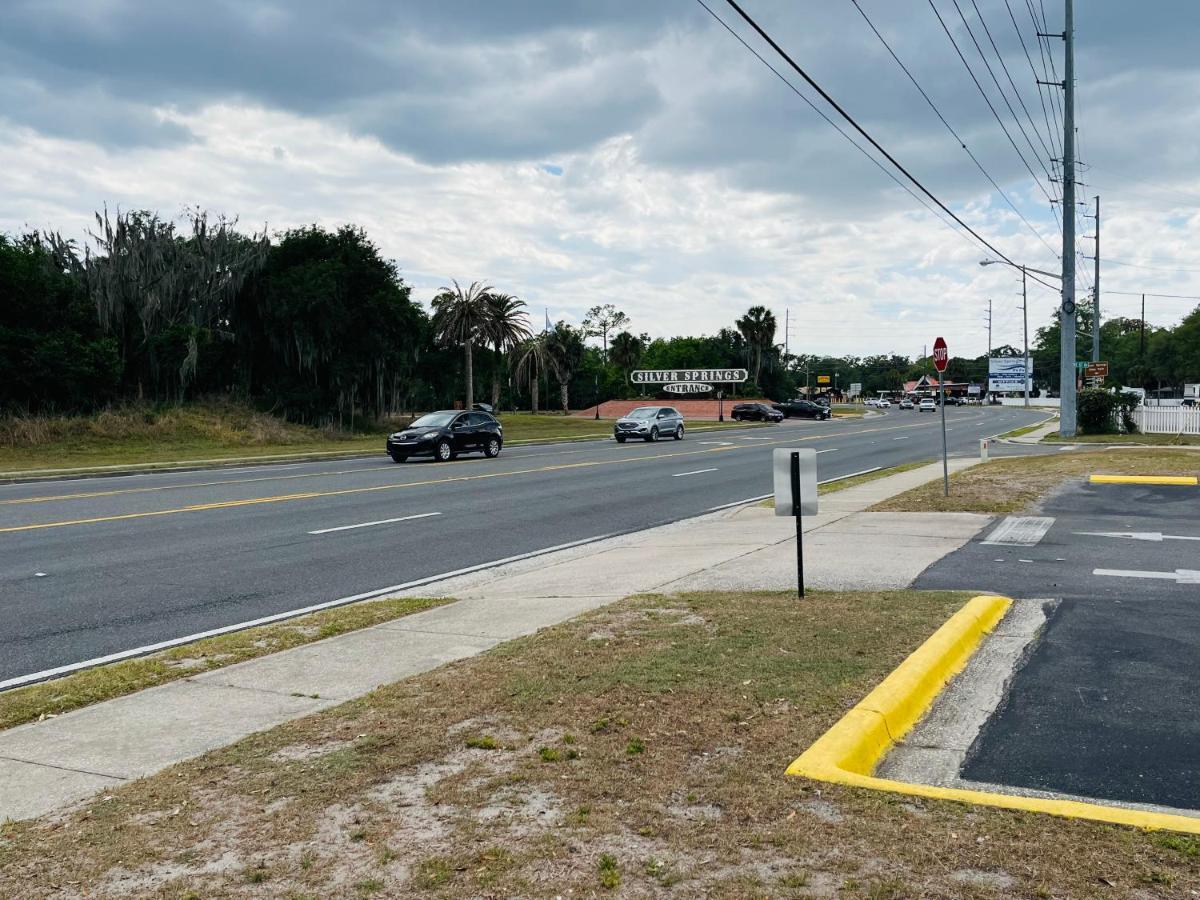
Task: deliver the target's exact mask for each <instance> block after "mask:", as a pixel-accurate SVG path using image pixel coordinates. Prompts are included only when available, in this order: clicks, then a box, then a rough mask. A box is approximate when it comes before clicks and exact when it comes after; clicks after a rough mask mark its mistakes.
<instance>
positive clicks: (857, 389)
mask: <svg viewBox="0 0 1200 900" xmlns="http://www.w3.org/2000/svg"><path fill="white" fill-rule="evenodd" d="M861 393H862V382H861V381H856V382H854V383H853V384H851V385H850V396H851V397H857V396H858V395H859V394H861Z"/></svg>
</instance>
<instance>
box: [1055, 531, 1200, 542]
mask: <svg viewBox="0 0 1200 900" xmlns="http://www.w3.org/2000/svg"><path fill="white" fill-rule="evenodd" d="M1071 533H1072V534H1086V535H1090V536H1091V537H1110V538H1125V539H1127V540H1130V541H1200V537H1189V536H1188V535H1185V534H1163V533H1162V532H1161V531H1073V532H1071Z"/></svg>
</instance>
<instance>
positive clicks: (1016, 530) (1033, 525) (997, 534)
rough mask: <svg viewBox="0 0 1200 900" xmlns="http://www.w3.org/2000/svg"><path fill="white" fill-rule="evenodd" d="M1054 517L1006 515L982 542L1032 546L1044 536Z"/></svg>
mask: <svg viewBox="0 0 1200 900" xmlns="http://www.w3.org/2000/svg"><path fill="white" fill-rule="evenodd" d="M1053 524H1054V519H1053V518H1050V517H1044V516H1007V517H1006V518H1005V519H1004V521H1003V522H1001V523H1000V524H999V525H997V526H996V529H995V530H994V531H993V532H992V533H991V534H989V535H988V536H987V540H985V541H984V542H983V543H984V544H992V545H995V544H1015V545H1018V546H1022V547H1032V546H1033V545H1034V544H1036V543H1038V542H1039V541H1040V540H1041V539H1042V538H1044V537H1045V536H1046V532H1047V531H1049V530H1050V526H1051V525H1053Z"/></svg>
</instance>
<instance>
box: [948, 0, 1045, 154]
mask: <svg viewBox="0 0 1200 900" xmlns="http://www.w3.org/2000/svg"><path fill="white" fill-rule="evenodd" d="M1006 2H1007V0H1006ZM955 5H957V3H956V4H955ZM971 6H972V7H974V9H975V15H976V17H978V19H979V24H980V25H982V26H983V33H984V34H986V35H987V39H988V43H989V44H991V45H992V51H993V52H994V53H995V54H996V59H997V60H999V61H1000V68H1001V69H1003V70H1004V77H1005V78H1007V79H1008V85H1009V87H1011V88H1012V91H1013V94H1015V95H1016V98H1017V103H1019V104H1020V105H1021V109H1022V110H1024V111H1025V119H1026V120H1027V121H1028V122H1029V127H1030V128H1032V129H1033V133H1034V134H1035V135H1037V139H1038V143H1040V144H1041V145H1042V149H1043V150H1045V151H1046V159H1047V161H1048V162H1049V163H1050V165H1054V151H1053V150H1051V149H1050V148H1049V147H1048V146H1047V145H1046V141H1045V139H1044V138H1043V137H1042V133H1041V132H1040V131H1038V127H1037V122H1036V121H1035V120H1034V118H1033V114H1032V113H1030V111H1029V107H1028V106H1026V105H1025V98H1024V97H1022V96H1021V92H1020V91H1019V90H1018V89H1017V83H1016V82H1015V81H1013V77H1012V72H1010V71H1009V70H1008V63H1006V62H1005V61H1004V54H1003V53H1001V52H1000V48H999V47H997V46H996V39H995V38H993V37H992V29H990V28H988V23H987V19H985V18H984V17H983V13H982V12H980V11H979V4H978V3H977V2H976V0H971ZM997 87H999V84H997ZM1009 109H1010V110H1012V107H1011V106H1010V107H1009ZM1013 117H1014V118H1015V117H1016V112H1015V111H1014V112H1013ZM1022 131H1024V128H1022ZM1051 140H1053V137H1051ZM1034 153H1037V151H1036V150H1035V151H1034Z"/></svg>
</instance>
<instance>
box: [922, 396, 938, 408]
mask: <svg viewBox="0 0 1200 900" xmlns="http://www.w3.org/2000/svg"><path fill="white" fill-rule="evenodd" d="M917 411H918V412H926V411H929V412H937V401H936V400H934V399H933V398H932V397H926V398H924V399H923V400H922V401H921V402H920V403H919V404H917Z"/></svg>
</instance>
